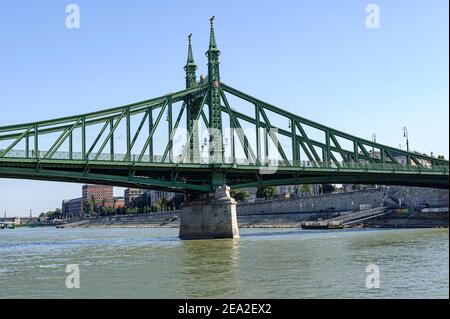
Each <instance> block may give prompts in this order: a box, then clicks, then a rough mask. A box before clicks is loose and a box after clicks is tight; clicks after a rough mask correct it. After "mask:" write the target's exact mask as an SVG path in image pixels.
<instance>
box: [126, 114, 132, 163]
mask: <svg viewBox="0 0 450 319" xmlns="http://www.w3.org/2000/svg"><path fill="white" fill-rule="evenodd" d="M126 117H127V119H126V129H127V133H126V134H127V160H128V161H131V122H130V108H129V107H127V114H126Z"/></svg>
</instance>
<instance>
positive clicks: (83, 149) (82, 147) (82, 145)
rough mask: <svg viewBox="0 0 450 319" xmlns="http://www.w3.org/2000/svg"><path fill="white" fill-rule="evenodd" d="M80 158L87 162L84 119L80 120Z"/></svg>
mask: <svg viewBox="0 0 450 319" xmlns="http://www.w3.org/2000/svg"><path fill="white" fill-rule="evenodd" d="M81 157H82V159H83V160H89V159H88V158H86V117H85V116H83V117H82V118H81Z"/></svg>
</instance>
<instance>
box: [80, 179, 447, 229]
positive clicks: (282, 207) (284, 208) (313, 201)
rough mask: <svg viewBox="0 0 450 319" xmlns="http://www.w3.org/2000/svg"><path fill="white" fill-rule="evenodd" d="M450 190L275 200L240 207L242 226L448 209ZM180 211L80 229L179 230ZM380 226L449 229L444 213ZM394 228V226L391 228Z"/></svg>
mask: <svg viewBox="0 0 450 319" xmlns="http://www.w3.org/2000/svg"><path fill="white" fill-rule="evenodd" d="M448 201H449V191H448V190H439V189H429V188H420V187H390V188H378V189H371V190H366V191H355V192H348V193H335V194H328V195H321V196H308V197H303V198H293V199H282V200H272V201H264V202H257V203H246V204H238V205H237V219H238V224H239V226H240V227H298V226H299V224H300V223H301V222H302V221H305V220H317V219H318V218H321V219H327V218H331V217H334V216H335V215H336V214H337V212H348V211H356V210H359V208H360V205H368V204H369V205H371V206H372V207H379V206H382V205H385V206H388V207H392V208H396V207H398V206H399V204H400V202H401V203H402V204H404V205H406V206H409V207H416V206H419V205H421V204H423V203H427V204H429V205H431V206H447V207H448ZM180 217H181V212H180V211H177V212H168V213H154V214H148V215H138V216H130V215H128V216H122V217H116V218H110V219H107V220H104V219H100V220H92V221H91V222H89V223H88V224H85V225H80V226H79V227H161V225H162V227H178V226H179V219H180ZM374 224H377V226H378V227H380V226H381V227H383V226H387V227H414V226H415V227H422V226H426V225H429V226H433V227H435V226H440V225H443V226H445V225H447V226H448V213H446V214H445V213H444V214H435V213H434V214H433V213H432V214H419V215H417V216H416V214H413V213H410V214H389V215H386V216H385V217H383V218H380V219H379V220H377V222H376V223H374ZM391 225H392V226H391Z"/></svg>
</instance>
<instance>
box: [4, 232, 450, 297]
mask: <svg viewBox="0 0 450 319" xmlns="http://www.w3.org/2000/svg"><path fill="white" fill-rule="evenodd" d="M240 232H241V238H240V239H238V240H231V239H230V240H228V239H224V240H197V241H181V240H179V239H178V237H177V236H178V229H163V228H122V229H114V228H110V229H106V228H78V229H55V228H34V229H26V228H20V229H15V230H0V298H449V236H448V234H449V233H448V229H391V230H379V229H376V230H367V229H366V230H334V231H302V230H297V229H241V230H240ZM68 264H75V265H78V269H79V272H80V276H79V278H80V281H79V282H80V288H78V289H77V288H73V289H69V288H67V287H66V277H67V276H68V275H71V274H74V273H66V267H67V265H68ZM369 264H375V265H376V266H377V267H378V269H379V284H380V285H379V288H378V289H377V288H375V289H368V288H367V286H366V278H367V276H368V275H372V274H370V273H366V267H367V266H368V265H369ZM373 269H374V268H373ZM72 282H74V281H72ZM370 282H374V281H370Z"/></svg>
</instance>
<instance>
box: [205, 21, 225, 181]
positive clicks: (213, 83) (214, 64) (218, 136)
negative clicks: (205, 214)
mask: <svg viewBox="0 0 450 319" xmlns="http://www.w3.org/2000/svg"><path fill="white" fill-rule="evenodd" d="M210 23H211V31H210V40H209V49H208V51H207V52H206V56H207V57H208V80H209V85H210V90H209V99H208V105H209V127H210V130H209V131H210V133H209V134H210V135H209V161H210V163H223V161H224V149H223V138H222V132H223V131H222V108H221V99H220V73H219V55H220V50H219V49H218V48H217V44H216V37H215V35H214V17H212V18H211V19H210ZM213 180H216V179H214V178H213ZM222 182H223V178H217V184H216V185H213V187H214V186H221V183H222ZM213 184H215V183H214V182H213Z"/></svg>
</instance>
